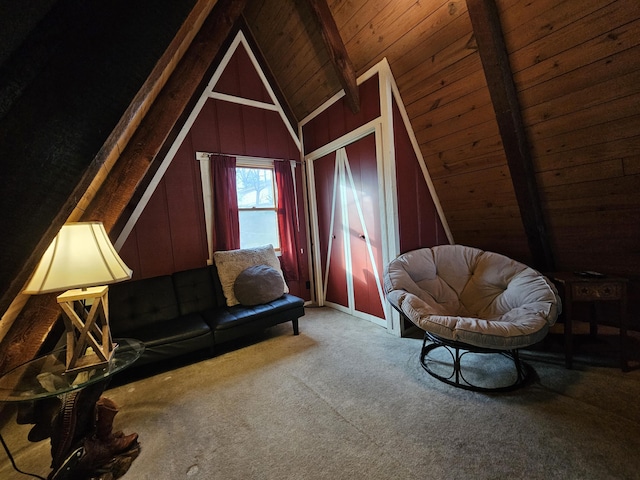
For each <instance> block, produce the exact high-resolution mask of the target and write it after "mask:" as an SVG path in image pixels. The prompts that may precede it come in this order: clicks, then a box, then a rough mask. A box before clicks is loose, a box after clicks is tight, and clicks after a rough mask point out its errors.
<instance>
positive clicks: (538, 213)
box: [467, 0, 555, 271]
mask: <svg viewBox="0 0 640 480" xmlns="http://www.w3.org/2000/svg"><path fill="white" fill-rule="evenodd" d="M467 8H468V10H469V16H470V18H471V23H472V25H473V32H474V35H475V38H476V43H477V45H478V51H479V53H480V58H481V60H482V67H483V69H484V73H485V77H486V79H487V85H488V87H489V93H490V95H491V101H492V103H493V109H494V111H495V114H496V119H497V122H498V127H499V129H500V136H501V137H502V145H503V147H504V152H505V155H506V157H507V163H508V165H509V170H510V172H511V180H512V182H513V188H514V190H515V194H516V199H517V201H518V206H519V208H520V216H521V217H522V222H523V225H524V229H525V233H526V235H527V241H528V243H529V249H530V251H531V255H532V258H533V262H534V266H535V267H536V268H538V269H540V270H542V271H552V270H553V269H554V267H555V262H554V258H553V251H552V248H551V244H550V241H549V237H548V234H547V229H546V226H545V221H544V213H543V209H542V204H541V201H540V197H539V195H538V188H537V185H536V179H535V171H534V168H533V161H532V158H531V150H530V148H529V143H528V141H527V135H526V131H525V128H524V122H523V120H522V114H521V110H520V102H519V100H518V95H517V91H516V86H515V83H514V81H513V75H512V72H511V66H510V64H509V55H508V53H507V48H506V45H505V42H504V37H503V34H502V27H501V24H500V17H499V15H498V9H497V8H496V4H495V1H494V0H467Z"/></svg>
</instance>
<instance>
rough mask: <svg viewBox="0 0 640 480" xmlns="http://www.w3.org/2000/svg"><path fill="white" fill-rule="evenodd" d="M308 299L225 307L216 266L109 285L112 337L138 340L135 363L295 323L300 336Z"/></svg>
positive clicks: (212, 346) (285, 297)
mask: <svg viewBox="0 0 640 480" xmlns="http://www.w3.org/2000/svg"><path fill="white" fill-rule="evenodd" d="M303 315H304V301H303V300H302V299H301V298H298V297H296V296H294V295H290V294H288V293H287V294H284V295H283V296H282V297H280V298H278V299H276V300H274V301H271V302H269V303H265V304H262V305H256V306H244V305H236V306H233V307H227V305H226V300H225V297H224V294H223V291H222V286H221V284H220V279H219V277H218V272H217V270H216V267H215V265H214V266H210V267H202V268H196V269H192V270H186V271H182V272H176V273H174V274H172V275H164V276H159V277H153V278H147V279H143V280H134V281H127V282H122V283H117V284H114V285H111V286H110V288H109V322H110V327H111V333H112V335H113V337H114V338H116V339H117V338H118V337H125V338H135V339H137V340H140V341H142V342H144V344H145V351H144V353H143V355H142V357H141V358H140V359H139V360H138V361H137V362H136V364H135V365H136V366H140V365H145V364H149V363H154V362H157V361H160V360H164V359H168V358H172V357H176V356H179V355H183V354H187V353H191V352H195V351H198V350H202V349H209V350H210V352H211V354H212V355H213V354H214V353H215V347H216V345H219V344H221V343H224V342H228V341H230V340H234V339H236V338H239V337H242V336H244V335H247V334H251V333H254V332H258V331H261V330H264V329H266V328H268V327H272V326H274V325H277V324H279V323H284V322H289V321H291V322H292V324H293V333H294V335H298V332H299V331H298V318H299V317H301V316H303Z"/></svg>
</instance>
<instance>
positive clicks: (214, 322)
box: [203, 294, 304, 336]
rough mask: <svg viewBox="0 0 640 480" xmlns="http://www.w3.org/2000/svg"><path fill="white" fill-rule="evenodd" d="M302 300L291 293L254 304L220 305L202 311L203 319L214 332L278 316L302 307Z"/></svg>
mask: <svg viewBox="0 0 640 480" xmlns="http://www.w3.org/2000/svg"><path fill="white" fill-rule="evenodd" d="M303 306H304V300H302V299H301V298H298V297H296V296H293V295H289V294H285V295H283V296H282V297H280V298H277V299H276V300H273V301H271V302H268V303H265V304H262V305H254V306H243V305H236V306H233V307H228V308H227V307H221V308H215V309H211V310H207V311H205V312H203V316H204V319H205V321H206V322H207V323H208V324H209V326H210V327H211V329H212V330H213V331H214V336H215V335H216V334H215V332H216V331H218V330H225V329H231V328H236V327H241V326H243V325H246V324H250V323H252V322H253V321H256V320H259V319H261V318H265V317H269V316H271V317H274V318H278V316H279V314H280V313H282V312H286V311H288V310H291V309H295V308H302V307H303ZM302 315H304V313H302ZM274 323H277V322H274Z"/></svg>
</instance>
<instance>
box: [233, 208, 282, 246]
mask: <svg viewBox="0 0 640 480" xmlns="http://www.w3.org/2000/svg"><path fill="white" fill-rule="evenodd" d="M238 217H239V220H240V248H251V247H258V246H260V245H266V244H268V243H270V244H272V245H273V247H274V248H276V249H279V248H280V242H279V240H278V221H277V218H276V212H275V211H274V210H240V211H239V212H238Z"/></svg>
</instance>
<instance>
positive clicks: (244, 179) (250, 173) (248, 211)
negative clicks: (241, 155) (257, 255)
mask: <svg viewBox="0 0 640 480" xmlns="http://www.w3.org/2000/svg"><path fill="white" fill-rule="evenodd" d="M270 163H271V162H270ZM236 189H237V194H238V219H239V221H240V248H251V247H257V246H259V245H266V244H268V243H270V244H272V245H273V247H274V248H275V249H276V250H279V249H280V241H279V237H278V218H277V208H276V207H277V206H276V198H277V196H276V185H275V175H274V172H273V164H272V163H271V164H270V165H269V166H263V165H237V166H236Z"/></svg>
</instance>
